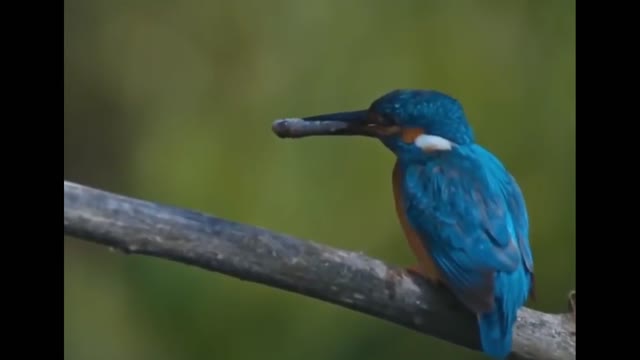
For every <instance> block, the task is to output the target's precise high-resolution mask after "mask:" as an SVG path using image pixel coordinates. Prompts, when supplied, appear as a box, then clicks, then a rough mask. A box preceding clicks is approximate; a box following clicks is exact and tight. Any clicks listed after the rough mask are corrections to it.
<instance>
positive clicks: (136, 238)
mask: <svg viewBox="0 0 640 360" xmlns="http://www.w3.org/2000/svg"><path fill="white" fill-rule="evenodd" d="M64 233H65V234H66V235H71V236H75V237H77V238H81V239H85V240H88V241H92V242H95V243H99V244H102V245H106V246H110V247H114V248H117V249H120V250H122V251H124V252H125V253H134V254H144V255H150V256H155V257H159V258H164V259H169V260H173V261H177V262H181V263H184V264H188V265H194V266H198V267H201V268H204V269H208V270H211V271H215V272H219V273H222V274H226V275H230V276H233V277H236V278H240V279H244V280H248V281H252V282H256V283H260V284H265V285H268V286H272V287H276V288H280V289H284V290H288V291H292V292H295V293H298V294H302V295H305V296H310V297H313V298H317V299H321V300H324V301H327V302H331V303H334V304H337V305H340V306H343V307H346V308H350V309H353V310H356V311H359V312H362V313H366V314H369V315H372V316H374V317H377V318H380V319H384V320H387V321H391V322H393V323H396V324H399V325H402V326H405V327H408V328H411V329H414V330H416V331H419V332H422V333H425V334H428V335H431V336H434V337H437V338H440V339H443V340H446V341H449V342H451V343H454V344H457V345H460V346H464V347H467V348H470V349H474V350H478V349H479V340H478V332H477V329H476V324H475V320H474V319H475V318H474V316H473V315H472V314H471V313H469V312H468V311H467V310H465V309H464V308H463V307H462V306H461V305H460V303H459V302H458V301H456V300H455V299H454V298H453V297H452V296H451V295H450V293H449V292H448V291H446V290H444V289H442V288H437V287H434V286H431V285H430V284H429V283H427V282H426V281H423V280H422V279H420V278H418V277H415V276H413V275H410V274H409V273H406V272H405V271H404V270H402V269H400V268H397V267H394V266H391V265H387V264H385V263H383V262H382V261H380V260H376V259H372V258H370V257H367V256H365V255H362V254H358V253H354V252H349V251H345V250H339V249H333V248H330V247H327V246H324V245H321V244H318V243H313V242H309V241H303V240H298V239H295V238H293V237H290V236H287V235H282V234H276V233H274V232H271V231H268V230H265V229H261V228H257V227H254V226H249V225H243V224H239V223H235V222H232V221H228V220H223V219H220V218H216V217H213V216H209V215H205V214H201V213H197V212H194V211H190V210H185V209H180V208H176V207H171V206H165V205H160V204H155V203H152V202H147V201H142V200H137V199H133V198H128V197H124V196H120V195H116V194H113V193H109V192H105V191H102V190H97V189H93V188H89V187H86V186H82V185H78V184H74V183H71V182H67V181H65V182H64ZM574 328H575V324H574V323H573V322H572V321H571V320H570V316H568V315H567V314H546V313H542V312H539V311H536V310H532V309H528V308H523V309H522V310H521V311H520V314H519V316H518V324H517V325H516V330H515V332H516V333H515V336H514V350H513V352H512V356H511V357H512V358H513V359H536V360H538V359H539V360H542V359H548V360H568V359H575V330H574Z"/></svg>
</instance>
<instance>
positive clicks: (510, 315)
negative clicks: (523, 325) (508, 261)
mask: <svg viewBox="0 0 640 360" xmlns="http://www.w3.org/2000/svg"><path fill="white" fill-rule="evenodd" d="M530 284H531V278H530V275H529V274H528V272H527V270H526V269H524V268H519V269H518V270H516V271H514V272H512V273H504V272H498V273H497V274H496V279H495V294H496V295H495V307H494V309H493V311H491V312H488V313H484V314H479V315H478V323H479V326H480V340H481V343H482V349H483V351H484V353H486V354H487V355H489V356H491V357H492V358H494V359H500V360H501V359H505V358H506V357H507V355H509V353H510V352H511V344H512V340H513V325H514V324H515V322H516V320H517V318H518V309H520V307H521V306H522V305H524V303H525V302H526V301H527V297H528V294H529V288H530Z"/></svg>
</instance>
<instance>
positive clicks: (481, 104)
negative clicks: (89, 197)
mask: <svg viewBox="0 0 640 360" xmlns="http://www.w3.org/2000/svg"><path fill="white" fill-rule="evenodd" d="M574 27H575V2H574V1H522V0H517V1H488V2H479V1H469V0H467V1H399V2H383V1H364V0H360V1H351V2H341V1H336V0H334V1H317V2H300V1H291V0H288V1H271V2H261V1H257V0H256V1H235V2H231V1H180V2H179V1H142V0H134V1H122V0H110V1H107V0H90V1H80V0H65V45H64V46H65V51H64V57H65V69H64V70H65V75H64V76H65V86H64V92H65V100H64V101H65V123H64V127H65V129H64V138H65V139H64V162H65V164H64V176H65V179H68V180H72V181H77V182H80V183H82V184H86V185H90V186H95V187H99V188H103V189H107V190H110V191H115V192H120V193H124V194H126V195H129V196H135V197H141V198H144V199H148V200H153V201H157V202H161V203H166V204H172V205H177V206H181V207H186V208H192V209H196V210H200V211H205V212H208V213H211V214H215V215H217V216H222V217H225V218H228V219H233V220H236V221H240V222H244V223H250V224H255V225H258V226H262V227H267V228H269V229H272V230H275V231H280V232H286V233H289V234H291V235H295V236H298V237H301V238H305V239H312V240H315V241H319V242H323V243H327V244H330V245H333V246H337V247H342V248H347V249H351V250H357V251H362V252H365V253H367V254H368V255H371V256H375V257H378V258H381V259H384V260H385V261H388V262H391V263H396V264H406V265H408V264H411V263H413V262H414V260H413V257H412V255H411V254H410V252H409V250H408V247H407V246H406V245H405V244H406V243H405V241H404V239H403V238H402V234H401V230H400V227H399V225H398V222H397V220H396V218H395V214H394V210H393V203H392V195H391V187H390V171H391V166H392V163H393V158H392V155H391V154H390V153H388V152H387V150H386V149H384V148H383V147H382V146H381V145H380V144H378V143H377V142H376V141H372V140H370V139H364V138H363V139H357V138H348V139H347V138H334V139H332V138H314V139H304V140H296V141H292V140H281V139H278V138H276V137H275V136H274V135H273V134H272V133H271V129H270V126H271V122H272V121H273V120H274V119H276V118H280V117H288V116H303V115H310V114H314V113H322V112H327V111H340V110H351V109H357V108H362V107H366V106H368V105H369V103H370V102H371V101H372V100H373V99H375V98H376V97H378V96H380V95H382V94H383V93H385V92H387V91H389V90H392V89H396V88H410V87H415V88H433V89H438V90H441V91H444V92H447V93H449V94H451V95H453V96H455V97H456V98H458V99H459V100H461V101H462V103H463V104H464V106H465V111H466V113H467V115H468V117H469V119H470V121H471V122H472V124H473V126H474V128H475V132H476V134H477V137H478V139H479V142H481V143H482V144H483V145H485V146H487V147H488V148H489V149H490V150H492V151H493V152H495V153H496V154H497V155H498V156H499V157H500V158H501V159H502V160H503V161H504V163H505V164H506V165H507V167H508V168H509V169H510V170H511V171H512V172H513V173H514V175H515V176H516V177H517V178H518V180H519V182H520V183H521V185H522V188H523V191H524V192H525V196H526V197H527V201H528V207H529V211H530V218H531V226H532V228H531V238H532V244H533V250H534V255H535V261H536V270H537V284H538V301H537V302H535V303H531V304H530V306H532V307H534V308H537V309H541V310H544V311H549V312H553V311H565V310H566V302H567V297H566V295H567V292H568V291H569V289H572V288H575V228H574V225H575V224H574V223H575V29H574ZM64 249H65V261H64V277H65V291H64V311H65V315H64V319H65V326H64V331H65V336H64V337H65V340H64V344H65V345H64V347H65V358H66V359H69V360H73V359H93V360H102V359H105V360H106V359H120V360H127V359H258V358H259V359H264V360H266V359H278V360H284V359H309V360H312V359H372V360H374V359H390V358H400V359H409V358H424V357H425V356H427V357H429V358H432V359H483V358H484V356H482V355H480V354H477V353H474V352H471V351H467V350H464V349H461V348H459V347H456V346H454V345H451V344H448V343H446V342H443V341H439V340H436V339H432V338H430V337H428V336H423V335H420V334H417V333H415V332H413V331H411V330H408V329H404V328H401V327H399V326H396V325H392V324H390V323H386V322H384V321H381V320H377V319H374V318H372V317H369V316H366V315H362V314H358V313H355V312H352V311H350V310H346V309H342V308H339V307H336V306H333V305H330V304H325V303H323V302H320V301H318V300H314V299H309V298H305V297H302V296H299V295H295V294H291V293H287V292H284V291H280V290H275V289H270V288H268V287H265V286H261V285H255V284H252V283H248V282H242V281H239V280H236V279H233V278H229V277H225V276H221V275H219V274H214V273H208V272H205V271H203V270H200V269H197V268H193V267H186V266H183V265H180V264H176V263H172V262H168V261H163V260H158V259H151V258H145V257H137V256H130V257H127V256H123V255H121V254H117V253H113V252H110V251H108V249H106V248H103V247H100V246H96V245H93V244H89V243H85V242H82V241H78V240H76V239H69V238H66V239H65V243H64Z"/></svg>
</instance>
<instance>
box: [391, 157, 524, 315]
mask: <svg viewBox="0 0 640 360" xmlns="http://www.w3.org/2000/svg"><path fill="white" fill-rule="evenodd" d="M498 165H499V166H498ZM404 172H405V174H404V175H405V176H404V182H403V191H404V199H405V207H406V209H405V211H406V212H407V217H408V219H409V221H410V223H411V225H412V226H413V227H414V229H415V231H416V232H417V233H418V234H419V235H420V237H421V239H422V240H423V242H424V245H425V247H426V248H427V249H428V251H429V253H430V254H431V257H432V258H433V261H434V262H435V264H436V265H437V266H438V268H439V270H440V272H441V274H442V276H443V277H444V278H445V280H446V282H447V284H448V285H449V287H450V288H451V289H452V291H454V293H456V294H457V295H458V297H459V298H460V299H461V300H462V301H463V302H465V303H466V304H467V305H468V306H470V307H471V308H472V309H473V310H475V311H477V312H485V311H488V310H490V309H492V308H493V304H494V274H495V272H496V271H504V272H512V271H515V270H516V269H517V268H518V266H520V265H521V259H522V254H521V253H520V249H519V246H518V245H519V244H518V241H517V238H518V236H519V235H522V234H524V233H526V232H527V231H528V229H527V221H528V220H527V218H526V214H525V213H526V209H524V207H523V202H521V199H518V198H517V197H516V198H515V200H512V201H511V203H510V202H509V201H508V199H507V197H506V196H505V194H508V193H511V192H513V191H514V190H513V189H512V188H511V183H510V181H512V180H511V177H510V175H509V174H508V173H507V172H506V170H504V169H503V168H502V166H501V165H500V163H499V162H497V159H495V158H492V157H490V158H486V157H485V156H477V155H475V154H472V155H469V154H464V153H460V152H457V151H450V152H448V153H447V154H443V155H442V156H441V157H440V159H439V160H438V161H436V162H435V163H433V164H427V165H424V166H416V165H413V166H408V167H407V168H406V169H405V171H404ZM522 236H524V235H522ZM526 258H527V257H526V256H525V259H526ZM525 262H526V261H525Z"/></svg>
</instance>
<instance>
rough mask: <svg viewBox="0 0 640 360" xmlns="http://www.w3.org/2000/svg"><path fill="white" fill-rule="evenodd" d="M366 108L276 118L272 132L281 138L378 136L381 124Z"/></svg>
mask: <svg viewBox="0 0 640 360" xmlns="http://www.w3.org/2000/svg"><path fill="white" fill-rule="evenodd" d="M373 119H375V117H372V116H369V112H368V111H367V110H357V111H347V112H339V113H332V114H322V115H314V116H308V117H304V118H289V119H280V120H276V121H275V122H274V123H273V126H272V130H273V132H274V133H275V134H276V135H278V136H279V137H281V138H300V137H307V136H319V135H361V136H369V137H380V136H381V135H382V131H381V129H382V127H383V126H382V124H379V123H376V122H375V121H373Z"/></svg>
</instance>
